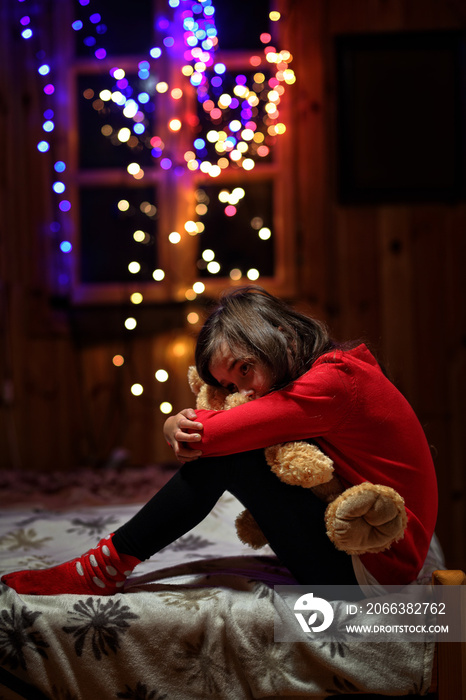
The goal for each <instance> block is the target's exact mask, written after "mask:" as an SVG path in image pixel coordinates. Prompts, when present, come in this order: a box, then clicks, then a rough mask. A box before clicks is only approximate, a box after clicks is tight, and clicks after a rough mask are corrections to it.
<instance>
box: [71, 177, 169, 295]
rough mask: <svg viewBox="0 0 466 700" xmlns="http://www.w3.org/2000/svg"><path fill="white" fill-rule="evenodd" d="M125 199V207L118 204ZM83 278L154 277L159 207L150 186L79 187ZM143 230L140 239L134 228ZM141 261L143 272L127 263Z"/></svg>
mask: <svg viewBox="0 0 466 700" xmlns="http://www.w3.org/2000/svg"><path fill="white" fill-rule="evenodd" d="M122 200H126V201H127V202H128V204H129V207H128V208H127V210H126V211H122V210H121V209H120V208H119V206H118V204H119V202H121V201H122ZM80 215H81V282H83V283H100V282H107V283H108V282H129V281H132V282H137V281H144V282H146V281H149V280H151V279H152V272H153V270H154V269H155V268H156V267H157V246H156V237H157V218H158V216H157V208H156V206H155V194H154V190H153V189H152V188H150V187H144V188H142V187H141V188H139V187H138V188H128V187H83V188H81V190H80ZM135 231H142V232H144V233H145V234H146V235H145V236H144V240H143V241H141V242H137V241H136V240H135V239H134V236H133V234H134V232H135ZM130 262H138V263H139V264H140V266H141V269H140V272H138V273H137V274H132V273H131V272H130V271H129V269H128V265H129V263H130Z"/></svg>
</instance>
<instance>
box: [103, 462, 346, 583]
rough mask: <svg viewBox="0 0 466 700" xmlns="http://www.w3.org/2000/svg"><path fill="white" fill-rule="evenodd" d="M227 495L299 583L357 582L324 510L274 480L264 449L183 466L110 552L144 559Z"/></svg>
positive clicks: (313, 498) (117, 534)
mask: <svg viewBox="0 0 466 700" xmlns="http://www.w3.org/2000/svg"><path fill="white" fill-rule="evenodd" d="M225 491H229V492H230V493H232V494H233V495H234V496H236V498H237V499H238V500H239V501H240V502H241V503H242V504H243V505H244V506H245V508H248V510H249V511H250V512H251V514H252V515H253V516H254V518H255V519H256V521H257V523H258V524H259V526H260V527H261V529H262V531H263V533H264V535H265V536H266V537H267V539H268V541H269V544H270V546H271V548H272V549H273V551H274V552H275V554H276V555H277V557H278V558H279V560H280V561H281V563H282V564H283V565H285V566H286V567H287V568H288V569H289V570H290V572H291V573H292V575H293V576H294V578H295V579H296V581H297V582H298V583H300V584H303V585H305V584H347V585H356V584H357V581H356V578H355V575H354V572H353V566H352V563H351V557H350V556H349V555H348V554H346V553H344V552H340V551H338V550H337V549H335V547H334V545H333V544H332V542H331V541H330V540H329V539H328V537H327V535H326V532H325V524H324V512H325V504H324V503H322V501H320V500H319V499H318V498H317V497H316V496H314V494H313V493H312V491H310V490H309V489H304V488H302V487H300V486H290V485H288V484H284V483H283V482H282V481H280V479H278V477H277V476H275V474H273V472H271V470H270V467H269V466H268V465H267V463H266V461H265V458H264V451H263V450H255V451H253V452H242V453H240V454H236V455H229V456H227V457H209V458H200V459H198V460H196V461H194V462H190V463H187V464H184V465H183V466H182V467H181V468H180V469H179V471H178V472H176V474H175V475H174V476H173V477H172V478H171V479H170V481H169V482H168V483H167V484H166V485H165V486H164V487H163V488H162V489H161V490H160V491H159V492H158V493H156V494H155V496H153V498H152V499H151V500H150V501H149V502H148V503H147V504H146V505H145V506H144V507H143V508H142V509H141V510H140V511H139V512H138V513H136V515H135V516H134V517H133V518H131V520H129V521H128V522H127V523H126V524H125V525H123V526H122V527H121V528H119V529H118V530H117V531H116V532H115V535H114V538H113V543H114V546H115V547H116V549H117V550H118V551H119V552H121V553H122V554H131V555H133V556H135V557H137V558H138V559H141V560H144V559H148V558H149V557H151V556H152V555H153V554H155V553H156V552H158V551H160V550H161V549H163V547H166V546H167V545H168V544H170V543H171V542H173V541H175V540H176V539H178V538H179V537H181V536H182V535H184V534H185V533H186V532H188V531H189V530H191V529H192V528H193V527H195V526H196V525H197V524H198V523H200V522H201V520H203V519H204V518H205V517H206V516H207V515H208V514H209V513H210V511H211V510H212V508H213V507H214V506H215V504H216V503H217V501H218V499H219V498H220V496H221V495H222V494H223V493H224V492H225Z"/></svg>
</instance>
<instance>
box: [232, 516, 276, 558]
mask: <svg viewBox="0 0 466 700" xmlns="http://www.w3.org/2000/svg"><path fill="white" fill-rule="evenodd" d="M235 526H236V534H237V535H238V538H239V539H240V540H241V542H243V544H247V545H249V547H252V548H253V549H260V548H261V547H264V545H266V544H268V541H267V538H266V537H265V535H264V533H263V532H262V530H261V529H260V527H259V525H258V524H257V523H256V521H255V520H254V518H253V517H252V515H251V513H250V512H249V511H248V510H243V511H242V512H241V513H240V514H239V515H238V516H237V517H236V520H235Z"/></svg>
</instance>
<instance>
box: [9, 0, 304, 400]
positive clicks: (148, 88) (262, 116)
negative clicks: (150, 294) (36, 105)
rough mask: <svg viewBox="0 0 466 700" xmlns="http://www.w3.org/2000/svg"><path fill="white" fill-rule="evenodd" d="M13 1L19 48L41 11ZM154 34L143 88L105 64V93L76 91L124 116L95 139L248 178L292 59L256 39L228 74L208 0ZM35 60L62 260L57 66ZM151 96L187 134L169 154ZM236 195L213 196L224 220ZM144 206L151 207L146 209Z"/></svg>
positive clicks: (159, 375) (193, 169)
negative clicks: (243, 61)
mask: <svg viewBox="0 0 466 700" xmlns="http://www.w3.org/2000/svg"><path fill="white" fill-rule="evenodd" d="M76 2H77V5H76V7H77V6H78V5H79V6H80V17H85V19H73V21H72V23H71V28H72V30H73V31H74V32H76V33H77V35H78V36H79V37H80V38H81V39H82V42H83V44H84V46H86V47H87V49H88V51H89V52H90V54H91V56H93V57H94V58H95V60H96V61H103V60H104V59H107V50H106V48H105V37H106V33H107V27H106V25H105V22H104V18H102V16H101V14H100V13H99V11H98V8H97V9H96V7H95V6H97V5H98V2H97V0H95V1H94V0H92V2H91V0H76ZM18 3H20V5H21V7H22V8H24V12H23V13H22V14H21V16H20V18H19V23H20V32H21V36H22V38H23V39H24V40H26V41H31V40H33V39H34V37H35V36H36V34H38V33H39V31H38V30H36V28H35V27H34V18H35V19H36V20H37V24H38V13H39V12H40V8H38V5H39V4H40V3H37V2H35V3H32V2H29V0H18ZM28 6H29V10H30V11H28ZM85 9H87V11H88V14H87V15H86V14H84V15H83V10H85ZM76 14H77V13H76ZM86 17H87V19H86ZM269 18H270V21H271V23H276V22H279V21H280V19H281V17H280V13H279V12H277V11H271V12H270V13H269ZM155 28H156V36H157V38H158V40H159V45H153V46H152V47H151V48H150V51H149V55H148V56H147V58H146V59H143V60H140V61H139V62H138V69H137V78H138V85H139V86H140V85H142V86H143V88H142V89H141V88H140V87H138V88H136V89H135V87H134V86H133V85H131V76H129V75H127V72H126V71H125V70H124V69H123V68H122V67H120V66H112V67H111V69H110V70H109V75H110V77H111V78H112V81H113V85H112V87H111V88H105V89H102V90H100V92H99V93H98V94H95V91H94V90H92V89H88V90H85V91H84V94H83V98H84V99H86V100H89V101H90V102H91V104H92V107H93V108H94V110H96V111H97V112H100V111H102V112H104V111H106V112H107V113H108V106H109V105H111V106H112V109H115V108H117V109H118V112H119V114H120V120H119V124H120V122H121V115H122V116H123V117H124V118H125V125H124V126H121V125H119V126H118V127H115V126H113V125H112V124H111V123H105V124H104V125H103V126H102V128H101V134H102V136H104V137H105V138H106V139H108V140H109V141H110V142H111V143H113V144H115V145H122V144H125V145H126V146H127V147H128V148H129V149H131V152H132V153H134V154H135V156H136V154H137V153H140V152H141V150H144V151H146V149H149V150H150V154H151V166H153V167H159V168H160V169H161V170H163V171H173V172H174V173H175V174H180V173H182V172H184V173H186V172H188V173H193V175H194V174H195V173H202V174H203V175H204V176H206V177H208V178H211V179H212V180H215V179H216V178H218V177H219V176H220V175H221V174H222V172H223V171H225V170H227V169H236V170H242V171H244V172H245V173H247V172H250V171H252V170H253V169H254V168H255V167H256V165H257V164H260V163H261V162H267V160H269V159H270V157H271V151H272V150H273V147H274V146H275V144H276V141H277V138H278V137H279V136H280V135H282V134H283V133H285V131H286V126H285V124H284V123H283V121H281V120H280V102H281V100H282V99H283V95H284V92H285V89H286V87H287V86H288V85H292V84H293V83H294V82H295V79H296V78H295V74H294V72H293V70H292V69H291V68H290V63H291V61H292V58H293V57H292V55H291V53H290V52H289V51H287V50H277V48H276V47H275V46H274V45H273V44H272V35H271V34H270V33H268V32H264V33H262V34H261V35H260V42H261V45H262V46H263V50H262V52H253V53H252V55H251V56H250V59H249V67H248V69H247V70H244V69H243V70H240V71H232V70H231V69H230V70H229V69H228V67H227V65H226V63H224V62H221V61H219V60H217V51H218V49H219V46H220V40H219V36H218V32H217V27H216V22H215V5H214V0H168V3H167V12H166V13H164V15H163V16H160V17H157V18H156V19H155ZM163 57H165V58H167V59H169V61H170V62H171V65H176V66H178V67H179V75H177V77H176V79H175V83H174V84H170V83H169V81H168V79H167V80H163V79H159V78H158V77H157V75H158V73H159V64H160V59H162V58H163ZM36 58H37V73H38V75H39V76H40V79H41V81H42V84H41V87H42V91H43V95H44V111H43V123H42V130H43V136H42V138H41V139H40V140H39V141H38V143H37V149H38V150H39V151H40V152H41V153H49V154H51V155H52V163H53V177H52V191H53V197H54V206H55V212H56V215H55V216H54V221H53V222H51V224H50V231H51V233H52V234H54V235H55V236H56V240H57V243H58V247H59V250H60V254H61V256H62V257H63V258H66V257H67V256H69V255H70V254H71V253H72V252H73V245H72V242H71V240H69V238H70V237H69V236H66V232H67V231H70V230H71V225H70V218H69V217H71V215H72V212H71V209H72V204H71V201H70V199H69V198H68V196H67V184H66V178H67V163H66V162H65V160H64V159H62V158H61V159H54V157H53V155H54V152H55V148H54V141H53V139H54V133H55V130H56V123H57V119H59V114H58V112H59V108H58V107H57V106H56V105H57V104H58V100H55V99H54V98H55V97H56V84H55V82H54V79H53V67H54V66H56V63H57V61H56V59H55V60H54V58H53V57H52V56H47V55H46V52H45V50H44V49H42V48H41V49H39V50H38V51H37V52H36ZM165 65H166V64H165ZM156 67H157V70H156ZM171 74H173V73H171ZM172 82H173V78H172ZM193 92H194V94H195V96H196V100H197V104H198V105H199V108H198V110H197V115H193V114H191V116H188V117H186V114H185V109H184V105H183V99H182V98H183V97H184V95H185V94H188V93H191V94H192V93H193ZM154 98H156V99H161V98H166V99H168V100H170V101H171V103H170V109H169V110H167V111H169V112H170V118H169V120H168V124H167V125H166V126H167V133H168V134H174V135H176V134H180V133H184V134H188V138H185V139H184V140H183V141H178V142H176V145H175V146H174V145H173V143H174V142H175V141H176V140H175V139H170V138H166V137H164V136H163V133H160V134H157V133H152V130H153V127H152V113H153V111H154V101H155V100H154ZM106 108H107V109H106ZM189 139H191V145H190V146H189V147H187V148H186V147H182V148H180V146H179V143H189ZM144 167H146V166H143V165H141V163H140V162H138V159H137V157H135V158H134V160H132V161H131V162H130V163H129V164H128V165H127V172H128V174H129V175H131V176H132V177H133V178H135V179H136V180H143V179H144V177H145V176H146V172H145V169H144ZM244 196H245V190H244V189H243V188H242V187H234V188H233V189H232V190H231V191H230V189H228V188H227V187H224V188H222V189H221V191H220V192H219V195H218V197H219V201H220V202H221V204H222V205H223V207H224V214H225V216H227V217H233V216H235V215H236V213H237V208H238V206H240V204H241V200H242V198H243V197H244ZM196 198H197V206H196V215H197V220H188V221H186V222H185V224H184V230H185V231H186V232H187V233H188V234H189V235H191V236H196V235H200V234H202V232H203V230H204V224H203V222H202V216H203V215H205V214H206V212H207V209H208V205H209V201H208V197H206V196H205V193H204V192H203V190H202V188H201V189H198V190H197V192H196ZM146 204H147V206H148V207H151V205H150V204H148V203H146ZM127 206H128V202H127V201H126V200H121V201H119V202H118V208H119V209H120V210H121V211H124V209H125V207H127ZM67 217H68V218H67ZM253 227H254V228H256V229H258V231H257V232H258V235H259V237H260V238H261V239H263V240H267V239H268V238H270V236H271V235H272V232H271V230H270V228H268V227H266V226H264V225H261V223H259V224H257V225H254V226H253ZM133 237H134V240H135V241H138V240H140V241H141V242H143V241H144V238H145V234H144V232H143V231H140V230H137V231H135V232H134V236H133ZM138 237H139V238H138ZM168 240H169V241H170V243H172V244H173V245H177V244H178V243H179V242H180V241H181V234H180V232H179V231H171V232H169V233H168ZM201 262H202V264H203V265H204V267H205V269H206V270H207V271H208V272H209V273H210V274H212V275H215V274H218V273H219V271H220V265H219V264H218V262H217V261H216V259H215V252H214V251H213V250H211V249H206V250H204V251H202V261H201ZM59 267H60V270H61V271H60V273H59V280H58V282H59V285H61V286H62V287H63V288H66V286H67V285H69V284H70V275H69V267H70V266H69V265H66V263H63V264H62V265H61V266H59ZM128 270H129V271H130V272H131V273H133V274H135V275H137V273H138V272H139V270H140V264H139V263H138V261H136V260H132V261H129V263H128ZM242 274H243V273H242V272H241V271H240V270H237V269H234V270H232V271H231V273H230V276H231V278H232V279H233V280H237V279H240V278H241V276H242ZM259 275H260V273H259V271H258V270H256V269H251V270H248V272H247V276H248V278H249V279H250V280H256V279H258V277H259ZM152 277H153V279H154V282H155V283H157V282H160V281H162V280H163V279H164V277H165V272H164V270H162V269H156V270H154V271H153V273H152ZM204 290H205V285H204V283H203V282H202V281H197V282H195V283H194V284H193V286H192V288H190V289H189V290H187V291H186V298H187V299H188V300H189V301H192V300H194V299H195V298H196V296H197V295H198V294H202V292H203V291H204ZM130 301H131V303H132V304H135V305H138V304H140V303H142V301H143V294H142V292H140V291H136V292H132V294H131V297H130ZM187 320H188V322H189V323H193V324H195V323H197V321H198V320H199V317H198V315H197V314H196V313H195V312H191V313H190V314H189V315H188V318H187ZM124 324H125V328H126V329H127V330H133V329H134V328H136V326H137V320H136V318H135V317H133V316H130V317H128V318H127V319H126V320H125V322H124ZM113 362H114V364H115V365H117V366H121V365H122V364H123V363H124V358H123V356H121V355H116V356H115V357H114V358H113ZM155 378H156V379H157V381H160V382H165V381H167V379H168V373H167V371H166V370H164V369H161V370H157V372H156V373H155ZM131 391H132V393H133V394H135V395H138V394H141V393H142V392H143V387H142V385H140V384H134V385H133V386H132V388H131ZM171 410H172V407H171V405H170V404H169V402H164V403H163V404H162V406H161V411H162V412H164V413H170V412H171Z"/></svg>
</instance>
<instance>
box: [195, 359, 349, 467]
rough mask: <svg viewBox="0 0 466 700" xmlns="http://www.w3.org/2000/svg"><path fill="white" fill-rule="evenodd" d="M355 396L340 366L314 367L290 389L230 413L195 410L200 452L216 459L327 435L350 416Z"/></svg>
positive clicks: (237, 408)
mask: <svg viewBox="0 0 466 700" xmlns="http://www.w3.org/2000/svg"><path fill="white" fill-rule="evenodd" d="M354 392H355V390H354V387H353V383H352V381H351V379H350V377H348V376H347V374H346V372H345V369H344V364H343V363H342V362H341V361H338V360H334V361H332V362H328V361H327V362H323V363H319V364H317V363H316V364H315V365H314V366H313V367H312V368H311V370H309V372H307V373H306V374H305V375H303V376H302V377H300V378H299V379H297V380H296V381H295V382H294V383H293V384H292V385H290V387H288V388H286V389H282V390H280V391H275V392H272V393H271V394H267V395H266V396H262V397H261V398H259V399H256V400H254V401H250V402H249V403H246V404H243V405H242V406H236V407H234V408H231V409H229V410H228V411H206V410H198V411H196V413H197V420H198V421H199V422H201V423H202V424H203V426H204V431H203V434H202V435H203V437H202V442H201V443H198V442H197V443H196V449H201V450H202V452H203V456H205V457H215V456H218V455H227V454H234V453H237V452H245V451H248V450H255V449H259V448H262V447H267V446H269V445H275V444H277V443H279V442H287V441H289V440H304V439H306V438H312V437H315V436H325V435H326V434H327V433H328V432H332V431H334V430H335V429H336V428H337V427H338V426H339V425H340V424H341V423H343V422H344V420H345V419H346V417H347V416H348V415H349V413H350V410H351V406H352V403H353V400H354Z"/></svg>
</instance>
